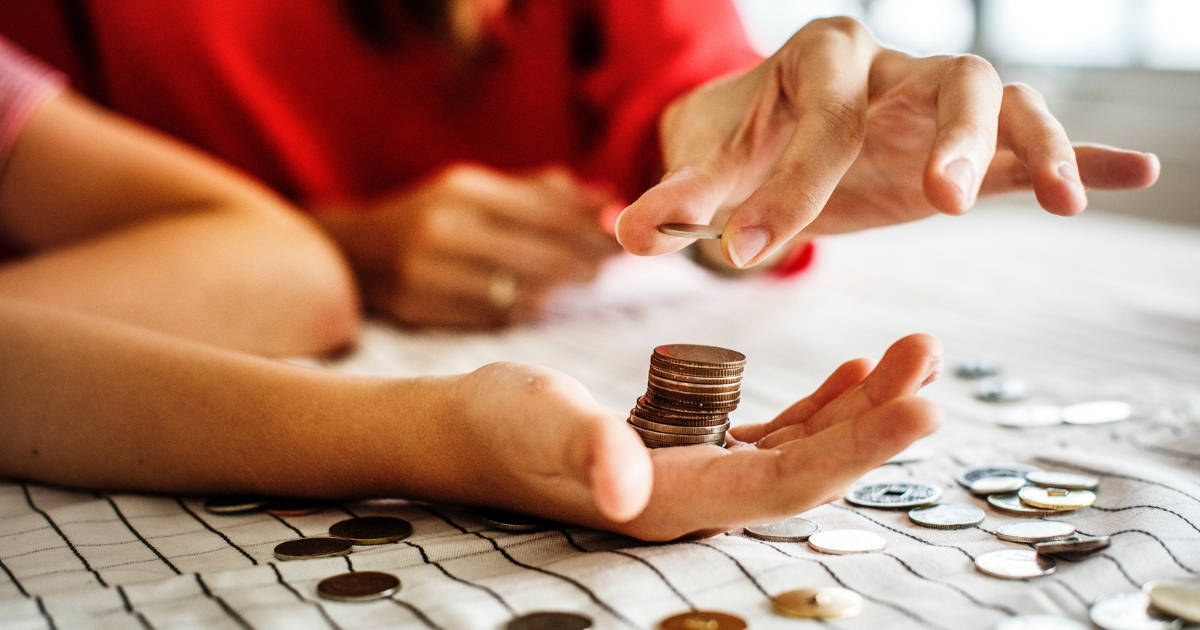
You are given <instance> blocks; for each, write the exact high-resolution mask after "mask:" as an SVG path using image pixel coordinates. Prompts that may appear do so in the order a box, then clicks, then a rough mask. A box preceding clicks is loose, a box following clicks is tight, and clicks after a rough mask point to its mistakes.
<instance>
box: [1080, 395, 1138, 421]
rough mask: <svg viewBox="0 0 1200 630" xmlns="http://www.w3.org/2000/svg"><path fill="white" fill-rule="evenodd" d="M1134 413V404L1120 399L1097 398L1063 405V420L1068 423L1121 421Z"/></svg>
mask: <svg viewBox="0 0 1200 630" xmlns="http://www.w3.org/2000/svg"><path fill="white" fill-rule="evenodd" d="M1131 415H1133V406H1132V405H1130V404H1129V403H1127V402H1122V401H1119V400H1096V401H1092V402H1085V403H1077V404H1074V405H1067V406H1066V407H1063V410H1062V416H1063V422H1066V423H1067V424H1105V423H1108V422H1120V421H1122V420H1127V419H1128V418H1129V416H1131Z"/></svg>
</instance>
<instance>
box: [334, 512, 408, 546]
mask: <svg viewBox="0 0 1200 630" xmlns="http://www.w3.org/2000/svg"><path fill="white" fill-rule="evenodd" d="M329 535H330V536H333V537H334V538H345V539H346V540H349V541H350V542H352V543H354V544H356V545H383V544H387V543H394V542H396V541H398V540H404V539H405V538H408V537H409V536H411V535H412V525H411V524H410V523H409V522H408V521H406V520H404V519H402V518H396V517H394V516H357V517H354V518H348V519H346V520H343V521H338V522H336V523H334V524H333V525H330V526H329Z"/></svg>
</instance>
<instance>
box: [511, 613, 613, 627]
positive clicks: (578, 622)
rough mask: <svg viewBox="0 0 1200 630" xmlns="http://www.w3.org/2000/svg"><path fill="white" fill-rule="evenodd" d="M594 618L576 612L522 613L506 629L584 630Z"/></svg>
mask: <svg viewBox="0 0 1200 630" xmlns="http://www.w3.org/2000/svg"><path fill="white" fill-rule="evenodd" d="M591 627H592V620H591V619H589V618H588V617H585V616H583V615H577V614H575V613H567V612H556V611H539V612H532V613H528V614H524V615H521V616H520V617H517V618H515V619H513V620H512V621H509V622H508V624H507V625H505V626H504V629H505V630H584V629H585V628H591Z"/></svg>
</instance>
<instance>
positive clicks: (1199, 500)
mask: <svg viewBox="0 0 1200 630" xmlns="http://www.w3.org/2000/svg"><path fill="white" fill-rule="evenodd" d="M1038 459H1041V460H1042V461H1047V462H1050V463H1052V464H1055V465H1058V466H1063V467H1065V468H1074V469H1075V470H1082V471H1084V472H1086V473H1090V474H1093V475H1096V476H1098V477H1113V478H1114V479H1128V480H1130V481H1140V482H1142V483H1148V484H1150V485H1152V486H1158V487H1160V488H1166V489H1167V490H1172V491H1174V492H1178V493H1179V494H1182V495H1183V496H1185V497H1187V498H1189V499H1191V500H1193V501H1195V502H1197V503H1200V497H1195V496H1192V495H1191V494H1188V493H1187V492H1184V491H1183V490H1180V489H1179V488H1176V487H1175V486H1170V485H1167V484H1165V483H1163V482H1161V481H1155V480H1153V479H1145V478H1142V477H1135V476H1133V475H1124V474H1121V473H1114V472H1108V471H1104V470H1100V469H1098V468H1091V467H1088V466H1081V465H1079V464H1074V463H1071V462H1064V461H1062V460H1057V459H1050V458H1047V457H1039V458H1038Z"/></svg>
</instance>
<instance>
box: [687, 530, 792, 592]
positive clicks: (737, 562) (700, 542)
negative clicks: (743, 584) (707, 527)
mask: <svg viewBox="0 0 1200 630" xmlns="http://www.w3.org/2000/svg"><path fill="white" fill-rule="evenodd" d="M686 544H689V545H696V546H698V547H707V548H709V549H712V550H713V551H715V552H717V553H719V554H721V555H722V556H725V557H726V558H729V560H730V562H733V564H734V566H736V567H737V568H738V570H739V571H741V572H742V575H744V576H746V579H747V580H750V583H751V584H753V585H754V588H756V589H758V592H759V593H762V594H763V597H766V598H767V599H770V598H771V594H770V593H768V592H767V589H765V588H763V585H762V584H760V583H759V581H758V578H756V577H754V574H752V573H750V570H749V569H747V568H746V565H744V564H742V562H741V561H740V560H738V559H737V558H735V557H733V555H732V554H730V553H729V552H727V551H725V550H724V549H721V548H720V547H715V546H713V545H710V544H709V543H706V542H704V541H703V540H693V541H689V542H687V543H686Z"/></svg>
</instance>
